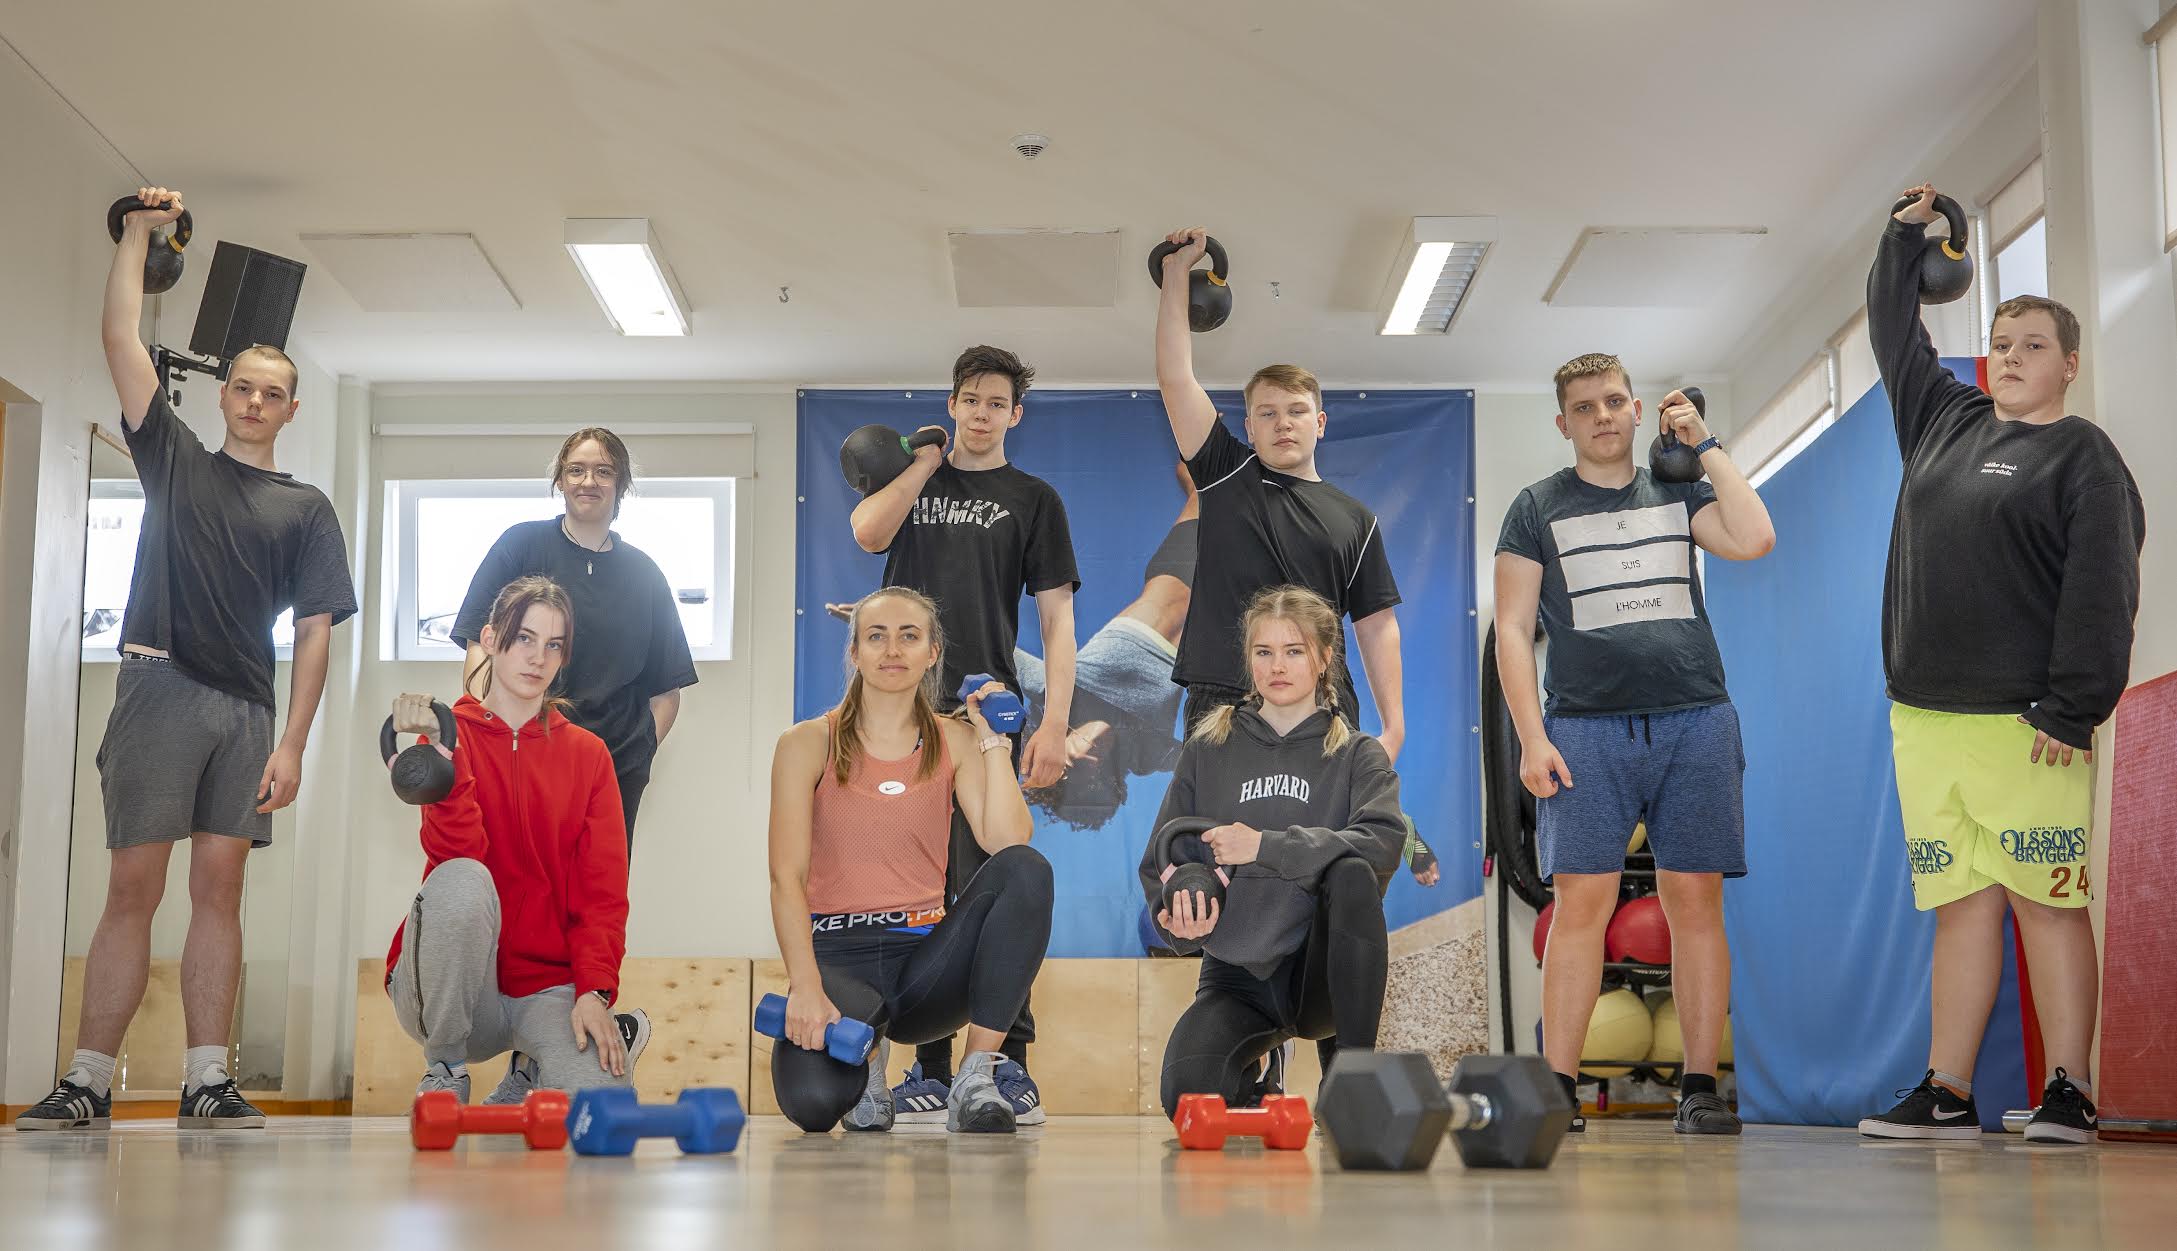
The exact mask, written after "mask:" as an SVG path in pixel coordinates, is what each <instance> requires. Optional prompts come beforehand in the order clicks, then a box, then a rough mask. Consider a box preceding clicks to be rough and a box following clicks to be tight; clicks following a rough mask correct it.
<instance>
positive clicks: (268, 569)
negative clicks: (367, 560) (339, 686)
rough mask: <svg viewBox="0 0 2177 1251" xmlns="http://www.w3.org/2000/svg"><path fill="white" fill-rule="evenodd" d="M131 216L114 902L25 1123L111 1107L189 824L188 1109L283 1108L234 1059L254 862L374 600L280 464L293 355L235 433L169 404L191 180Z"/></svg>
mask: <svg viewBox="0 0 2177 1251" xmlns="http://www.w3.org/2000/svg"><path fill="white" fill-rule="evenodd" d="M137 197H138V199H139V200H141V201H142V202H143V203H144V204H145V205H147V206H154V205H156V206H162V207H146V208H142V209H138V210H136V211H134V212H132V213H129V214H128V215H127V217H126V218H124V219H123V225H122V232H121V241H120V244H119V245H118V246H117V247H115V249H114V254H113V270H112V272H111V273H110V274H109V276H108V277H107V279H106V302H105V315H104V319H103V326H102V333H103V337H104V340H105V346H106V364H107V367H108V369H109V370H110V371H111V372H112V374H113V385H114V390H115V391H116V392H117V393H118V394H119V395H120V398H121V418H122V427H123V429H124V431H125V432H126V436H127V439H128V449H129V455H130V458H131V459H133V460H134V461H135V463H136V477H137V480H138V481H139V482H141V483H142V484H143V489H144V521H143V532H142V537H141V538H140V539H138V541H137V545H136V570H135V573H134V575H133V576H132V577H131V578H130V580H129V601H128V608H127V611H126V614H125V615H124V616H123V618H122V622H121V672H120V675H119V677H118V679H117V681H116V684H115V688H116V689H115V694H114V704H113V713H112V715H111V716H110V717H109V718H108V719H107V722H106V738H105V741H104V743H102V744H101V745H100V747H99V750H98V769H99V781H100V785H101V789H102V790H103V792H104V795H105V809H106V813H105V815H106V847H107V850H108V851H110V852H111V853H112V856H111V859H110V862H109V868H108V877H107V885H106V906H105V911H104V912H103V913H102V914H101V915H100V917H99V919H98V930H97V933H96V934H95V935H93V937H92V939H91V950H90V955H89V957H88V959H86V961H85V963H84V971H83V1015H82V1020H81V1024H80V1025H79V1026H78V1028H77V1031H76V1053H75V1056H74V1058H73V1060H72V1061H71V1063H70V1064H69V1067H68V1072H67V1073H66V1074H65V1075H64V1076H63V1077H62V1078H61V1082H60V1085H59V1086H58V1087H56V1088H55V1089H54V1091H53V1093H52V1094H50V1095H48V1096H46V1097H45V1098H44V1099H43V1100H42V1101H40V1102H39V1103H38V1104H37V1105H36V1106H34V1107H32V1108H31V1109H29V1110H28V1111H26V1112H24V1113H23V1114H22V1115H20V1116H18V1117H16V1118H15V1127H16V1128H17V1129H18V1130H32V1129H95V1128H99V1127H102V1126H105V1125H106V1124H108V1123H109V1122H110V1120H111V1118H112V1115H113V1096H112V1087H113V1074H114V1066H115V1055H116V1054H117V1053H118V1052H119V1051H120V1049H121V1036H122V1034H123V1033H125V1032H126V1031H127V1029H128V1024H129V1019H130V1018H131V1017H133V1016H135V1014H136V1008H137V1005H138V1004H139V1003H140V1002H141V1001H142V1000H143V996H144V984H145V982H146V981H147V980H148V978H149V975H150V965H151V921H152V917H153V915H154V914H155V913H156V912H157V911H158V906H159V896H160V895H161V893H162V892H163V891H164V890H165V887H166V864H167V858H168V856H169V854H170V853H171V852H172V851H173V849H174V844H175V843H178V842H180V841H182V840H183V839H187V840H188V841H189V903H190V915H189V936H188V939H187V940H186V941H185V942H184V944H183V946H182V953H181V997H182V1013H183V1017H184V1020H185V1022H186V1027H187V1031H188V1036H187V1045H188V1050H187V1052H186V1053H185V1054H184V1056H183V1077H182V1095H181V1110H180V1117H179V1123H180V1124H181V1125H182V1126H183V1127H184V1128H201V1129H253V1128H259V1127H262V1126H263V1125H264V1123H265V1118H264V1113H262V1112H260V1111H258V1110H257V1109H256V1108H254V1107H252V1106H251V1105H250V1103H249V1101H248V1100H246V1099H244V1098H242V1095H241V1092H240V1091H239V1090H237V1089H236V1087H235V1083H234V1079H233V1078H232V1077H230V1076H229V1075H228V1073H227V1040H228V1033H229V1030H230V1029H231V1027H232V1024H233V1021H234V1000H235V994H236V993H237V991H238V990H239V988H240V985H241V979H242V863H243V858H244V857H245V856H246V855H247V854H248V853H249V851H250V850H251V849H252V848H255V847H263V846H265V845H266V844H268V843H270V842H271V841H272V814H273V813H274V812H276V811H278V810H279V809H281V808H284V807H286V806H287V805H289V804H291V803H293V802H294V801H295V794H296V791H297V789H298V788H299V787H300V786H301V783H302V753H303V747H304V745H305V744H306V743H307V742H308V741H309V737H310V723H311V721H312V720H313V719H314V718H315V717H316V715H317V705H318V697H319V696H320V695H321V694H323V692H324V690H325V670H326V662H327V659H328V657H329V655H330V649H331V643H332V632H333V627H334V626H335V625H337V624H338V623H340V622H341V621H344V620H346V619H347V618H349V617H350V616H353V615H354V613H355V586H354V583H353V581H352V580H351V579H350V578H349V575H348V556H347V546H346V543H345V541H344V540H343V539H342V537H341V533H340V520H339V518H338V517H337V516H335V515H334V513H333V506H332V502H331V501H330V500H328V499H326V498H325V495H324V493H323V492H321V491H319V490H318V489H317V488H316V487H313V486H309V485H307V484H305V483H301V482H297V481H296V480H295V479H294V478H293V477H291V476H289V475H287V474H284V473H281V472H279V471H278V470H277V469H275V468H274V467H273V454H272V452H273V444H274V442H275V441H276V440H277V439H278V438H279V435H280V431H281V430H283V429H285V428H286V426H287V423H289V422H291V421H293V420H294V419H295V412H296V409H297V408H298V405H297V403H296V400H295V384H296V382H297V377H296V370H295V363H294V362H293V361H291V360H289V359H288V358H287V354H286V353H284V352H282V351H280V350H279V349H278V348H273V347H263V346H258V347H251V348H248V349H245V350H244V351H242V352H240V353H238V354H237V355H236V356H235V358H234V360H233V361H232V362H231V363H230V365H229V368H228V373H227V381H226V384H225V385H224V386H222V387H221V388H220V389H219V411H220V416H221V418H222V419H223V420H224V422H225V424H226V430H227V436H226V440H225V442H224V443H223V444H222V445H221V446H220V449H219V450H218V451H217V452H211V451H207V450H206V449H205V447H204V445H203V444H202V443H200V442H199V441H198V440H197V437H196V435H195V434H194V433H193V432H191V431H190V429H189V427H187V426H186V425H183V424H182V421H181V418H179V417H177V416H176V415H175V414H174V410H173V408H172V407H171V406H169V405H168V403H167V399H166V394H165V390H164V388H163V387H162V386H161V385H160V382H159V375H158V372H157V371H156V370H155V369H153V368H152V364H151V357H150V354H149V353H147V352H146V351H145V350H144V345H143V342H142V341H141V339H140V338H139V337H138V331H137V327H138V324H139V322H140V321H141V319H142V316H143V303H144V294H143V272H144V253H145V251H146V249H147V247H148V245H149V240H150V237H151V231H152V229H153V228H154V227H156V226H162V225H165V224H166V223H168V222H171V221H173V220H175V219H176V218H178V217H180V216H181V211H182V205H181V196H180V194H179V193H177V192H173V191H169V190H167V189H166V188H164V187H146V188H144V189H143V190H141V191H139V192H138V193H137ZM290 607H292V608H293V609H294V612H295V644H294V672H293V676H292V678H291V682H290V686H289V691H288V708H287V730H286V732H285V734H283V735H282V736H281V738H280V740H279V742H278V745H277V746H275V745H274V743H273V738H272V722H273V712H274V703H273V686H272V679H273V650H272V623H273V621H274V619H276V618H277V617H278V616H279V615H280V613H281V612H282V611H284V610H286V609H288V608H290Z"/></svg>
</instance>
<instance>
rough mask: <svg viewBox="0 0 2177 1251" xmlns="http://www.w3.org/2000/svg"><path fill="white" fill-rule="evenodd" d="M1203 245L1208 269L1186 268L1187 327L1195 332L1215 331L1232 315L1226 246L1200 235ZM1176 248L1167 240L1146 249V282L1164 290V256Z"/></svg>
mask: <svg viewBox="0 0 2177 1251" xmlns="http://www.w3.org/2000/svg"><path fill="white" fill-rule="evenodd" d="M1202 246H1204V247H1205V248H1207V249H1208V250H1209V268H1208V269H1192V270H1188V271H1187V326H1188V328H1190V329H1192V330H1193V331H1194V332H1195V333H1196V334H1202V333H1204V332H1206V331H1210V330H1215V329H1216V328H1217V327H1219V326H1222V325H1224V324H1225V318H1227V317H1230V316H1232V288H1231V287H1230V286H1228V285H1226V284H1227V282H1228V281H1229V280H1230V279H1231V277H1232V266H1231V264H1230V262H1229V261H1227V260H1226V258H1225V247H1224V245H1223V244H1221V243H1219V242H1217V241H1216V240H1215V239H1212V238H1210V237H1209V236H1208V235H1204V236H1202ZM1178 250H1179V245H1178V244H1176V243H1173V242H1172V241H1171V240H1169V239H1166V240H1165V241H1164V242H1162V243H1160V244H1158V245H1156V246H1155V247H1153V248H1151V249H1149V281H1150V282H1153V283H1155V284H1156V287H1157V290H1159V291H1162V290H1163V289H1164V258H1165V257H1167V256H1170V255H1171V254H1172V253H1174V252H1177V251H1178Z"/></svg>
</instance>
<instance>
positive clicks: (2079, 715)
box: [1867, 221, 2147, 748]
mask: <svg viewBox="0 0 2177 1251" xmlns="http://www.w3.org/2000/svg"><path fill="white" fill-rule="evenodd" d="M1926 234H1927V231H1926V228H1925V227H1922V226H1908V225H1906V224H1904V223H1902V222H1897V221H1892V222H1891V223H1890V226H1889V229H1888V230H1886V231H1885V232H1884V233H1883V236H1882V245H1881V248H1880V250H1879V251H1878V252H1877V253H1876V254H1875V263H1874V267H1873V269H1872V270H1871V271H1870V272H1869V273H1868V275H1867V331H1868V338H1869V339H1870V340H1871V341H1872V344H1873V347H1874V351H1875V360H1876V363H1877V364H1878V365H1880V366H1881V369H1882V384H1883V387H1884V388H1885V389H1886V390H1887V391H1888V392H1889V396H1890V404H1891V408H1892V410H1893V413H1894V416H1895V417H1896V420H1897V447H1898V452H1899V453H1900V454H1901V455H1902V456H1903V457H1904V462H1905V475H1904V482H1903V484H1902V485H1901V487H1900V489H1899V490H1898V493H1897V514H1896V518H1895V520H1894V521H1893V522H1892V524H1891V527H1890V559H1889V565H1888V568H1887V569H1886V570H1885V571H1884V574H1883V579H1882V667H1883V671H1884V673H1885V675H1886V676H1887V677H1888V679H1889V694H1890V698H1892V699H1894V700H1896V701H1898V702H1899V703H1902V704H1910V705H1912V706H1913V707H1915V708H1929V709H1933V710H1935V711H1937V712H1960V713H1983V714H1987V713H2015V714H2023V715H2024V716H2025V718H2026V719H2027V720H2028V721H2030V722H2032V723H2033V724H2034V726H2035V727H2036V728H2037V729H2040V730H2041V731H2043V732H2044V733H2046V734H2047V735H2048V736H2049V737H2051V738H2054V739H2056V740H2058V741H2059V742H2063V743H2067V744H2069V745H2071V746H2073V747H2082V748H2083V747H2091V746H2092V745H2093V733H2094V727H2095V726H2097V725H2100V724H2101V723H2102V722H2103V721H2105V720H2107V719H2108V718H2109V714H2110V713H2112V712H2114V711H2115V710H2116V706H2117V700H2118V699H2119V698H2121V697H2122V696H2123V694H2124V684H2125V682H2126V681H2127V680H2129V675H2130V672H2131V659H2132V631H2133V627H2134V618H2135V617H2136V616H2137V614H2138V611H2139V555H2140V550H2141V548H2142V546H2143V545H2144V544H2145V542H2146V534H2147V516H2146V510H2145V508H2144V507H2143V506H2142V504H2141V502H2140V498H2139V487H2138V484H2137V483H2135V482H2134V481H2133V480H2132V474H2131V470H2130V469H2129V468H2127V467H2126V466H2125V464H2124V457H2123V456H2122V455H2121V454H2120V453H2118V451H2117V448H2116V444H2114V443H2112V442H2111V441H2110V439H2109V436H2108V435H2107V434H2106V433H2104V432H2103V431H2102V429H2101V427H2099V426H2097V425H2095V424H2094V423H2092V422H2090V421H2087V420H2086V419H2085V418H2083V417H2064V418H2061V419H2059V420H2057V421H2055V422H2052V423H2050V424H2048V425H2045V426H2041V425H2033V424H2030V423H2028V422H2023V421H2005V420H2003V419H2001V418H1999V417H1997V416H1996V412H1995V400H1994V399H1993V398H1992V397H1990V396H1989V395H1988V394H1987V393H1986V392H1984V391H1982V390H1981V389H1980V388H1978V387H1973V386H1968V385H1966V384H1965V383H1963V382H1960V381H1958V379H1957V378H1955V377H1954V376H1952V374H1951V372H1950V371H1949V370H1948V369H1946V368H1944V367H1943V363H1942V361H1941V359H1940V358H1938V357H1937V356H1936V354H1935V347H1934V344H1933V343H1931V342H1930V341H1929V339H1928V335H1927V330H1926V328H1925V327H1923V326H1922V325H1921V324H1920V305H1919V273H1920V262H1919V256H1920V247H1921V244H1922V242H1923V241H1924V240H1925V238H1926ZM2045 350H2048V351H2055V350H2056V349H2055V348H2053V347H2051V348H2048V349H2045Z"/></svg>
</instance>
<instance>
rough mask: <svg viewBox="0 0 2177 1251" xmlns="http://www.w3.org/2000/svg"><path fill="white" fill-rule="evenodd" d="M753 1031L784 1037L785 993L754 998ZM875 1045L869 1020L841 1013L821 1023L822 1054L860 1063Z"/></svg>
mask: <svg viewBox="0 0 2177 1251" xmlns="http://www.w3.org/2000/svg"><path fill="white" fill-rule="evenodd" d="M756 1032H757V1033H759V1034H762V1035H763V1036H764V1037H766V1038H776V1039H778V1040H779V1041H781V1042H784V1041H786V996H784V995H765V996H764V997H763V998H761V999H758V1000H757V1001H756ZM876 1045H877V1031H875V1030H873V1029H871V1028H869V1022H867V1021H857V1020H855V1019H854V1018H852V1017H842V1018H840V1019H839V1020H836V1021H833V1022H832V1023H831V1024H830V1025H827V1026H825V1027H824V1054H825V1055H828V1056H830V1057H831V1058H832V1059H834V1060H837V1061H839V1062H840V1063H841V1064H860V1063H861V1062H862V1061H864V1060H867V1059H868V1058H869V1052H870V1049H871V1048H873V1047H875V1046H876Z"/></svg>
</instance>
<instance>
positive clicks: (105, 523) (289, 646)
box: [83, 478, 295, 661]
mask: <svg viewBox="0 0 2177 1251" xmlns="http://www.w3.org/2000/svg"><path fill="white" fill-rule="evenodd" d="M89 514H90V516H89V521H88V522H87V523H86V526H87V528H86V533H85V535H84V542H83V659H85V660H89V661H106V660H119V659H121V622H122V619H123V618H125V617H126V616H127V615H128V602H129V582H130V581H131V580H132V579H133V578H134V576H135V573H136V542H137V540H138V539H139V538H141V537H142V536H143V532H144V488H143V486H142V485H141V484H139V483H138V482H137V481H136V480H135V479H134V478H96V479H93V480H92V482H91V504H90V509H89ZM294 646H295V612H294V610H293V609H288V610H286V611H284V612H282V613H281V614H280V615H279V617H278V619H277V620H275V621H274V622H273V623H272V649H273V657H274V658H275V659H277V660H287V659H290V658H291V657H292V656H293V654H294Z"/></svg>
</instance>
